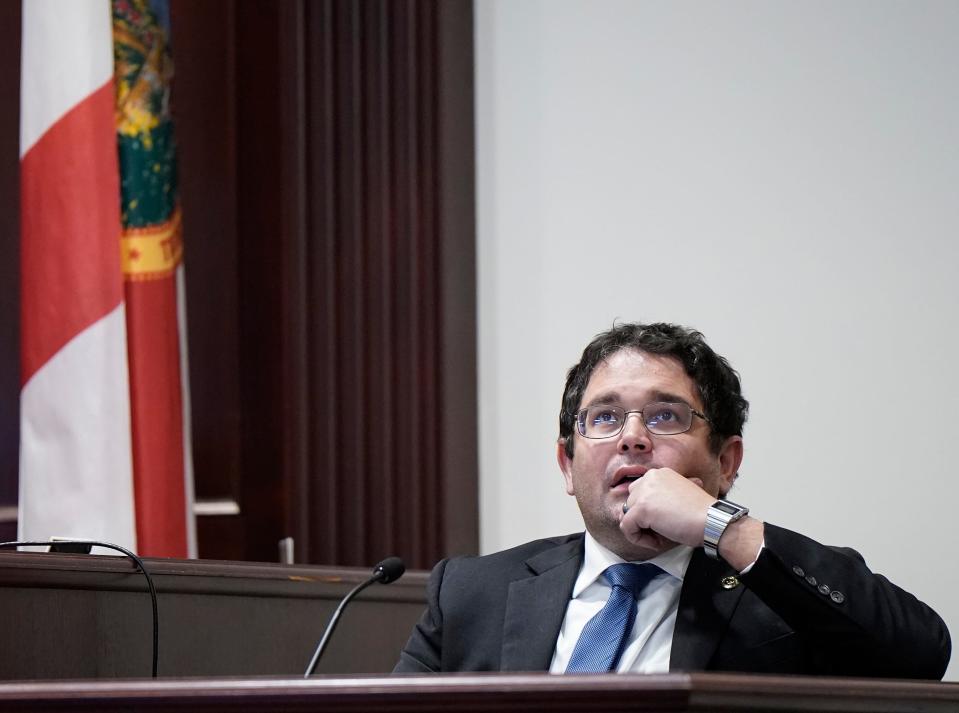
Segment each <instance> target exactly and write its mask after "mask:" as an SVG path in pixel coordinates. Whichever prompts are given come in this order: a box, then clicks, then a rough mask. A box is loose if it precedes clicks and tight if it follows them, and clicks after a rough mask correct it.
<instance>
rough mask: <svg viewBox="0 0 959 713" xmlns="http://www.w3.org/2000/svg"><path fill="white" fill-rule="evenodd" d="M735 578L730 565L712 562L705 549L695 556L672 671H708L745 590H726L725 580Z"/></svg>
mask: <svg viewBox="0 0 959 713" xmlns="http://www.w3.org/2000/svg"><path fill="white" fill-rule="evenodd" d="M736 576H737V573H736V572H735V571H734V570H733V569H732V568H730V567H729V565H727V564H726V563H725V562H722V561H720V560H714V559H710V558H709V557H707V556H706V553H705V552H704V551H703V550H702V549H697V550H696V551H695V552H694V553H693V558H692V560H690V562H689V567H688V568H687V570H686V576H685V577H684V578H683V589H682V592H681V594H680V596H679V611H678V613H677V615H676V629H675V630H674V632H673V646H672V651H671V652H670V655H669V670H670V672H675V671H703V670H705V669H706V666H707V664H708V663H709V660H710V659H711V658H712V656H713V654H714V653H715V651H716V647H717V646H719V642H720V640H721V639H722V637H723V634H724V633H725V632H726V628H727V626H728V625H729V620H730V619H731V618H732V615H733V612H735V610H736V606H737V605H738V604H739V599H740V597H742V595H743V592H744V591H745V587H743V586H742V585H741V584H738V585H737V586H735V587H733V588H732V589H726V588H724V587H723V579H724V578H726V577H736ZM737 581H738V577H737Z"/></svg>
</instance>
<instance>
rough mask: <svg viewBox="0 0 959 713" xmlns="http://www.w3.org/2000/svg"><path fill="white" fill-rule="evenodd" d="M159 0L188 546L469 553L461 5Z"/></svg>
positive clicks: (425, 557)
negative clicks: (197, 511)
mask: <svg viewBox="0 0 959 713" xmlns="http://www.w3.org/2000/svg"><path fill="white" fill-rule="evenodd" d="M173 10H174V12H173V22H174V30H173V31H174V38H175V44H174V47H175V61H176V66H177V73H178V77H179V79H178V80H177V84H176V85H175V92H176V94H175V102H176V106H177V119H178V126H177V130H178V132H179V134H180V137H181V138H180V145H181V166H182V170H183V173H184V181H183V191H184V197H183V201H184V222H185V228H186V243H187V246H188V250H189V246H190V245H191V244H192V242H193V241H203V242H204V245H203V246H202V247H201V248H198V249H196V250H193V251H191V252H188V253H187V275H188V280H189V281H190V295H189V300H190V302H189V305H190V342H191V377H192V380H193V383H194V384H197V383H199V384H200V385H201V386H200V388H199V389H197V388H196V387H194V442H195V450H196V453H197V456H196V478H197V484H198V492H199V493H200V494H201V495H204V496H206V497H211V498H220V499H224V500H227V499H229V498H231V497H235V498H236V499H237V501H238V503H239V505H240V509H241V514H240V515H237V516H221V517H219V518H202V519H201V527H200V547H201V554H202V555H204V556H208V557H209V556H212V557H236V558H242V559H274V558H275V557H276V543H277V541H278V540H279V539H280V538H281V537H285V536H293V537H294V538H295V540H296V551H297V560H298V561H305V562H316V563H326V564H356V565H360V564H370V563H372V562H374V561H377V560H379V559H381V558H382V557H383V556H385V555H387V554H392V553H395V554H399V555H400V556H402V557H404V559H406V560H407V562H408V563H410V564H411V565H412V566H416V567H427V566H429V565H431V564H432V563H433V562H434V561H435V560H436V559H438V558H439V557H441V556H443V555H444V554H447V553H450V552H454V551H455V552H471V551H475V550H476V547H477V540H478V534H477V529H478V528H477V508H478V504H477V494H476V493H477V488H476V478H477V458H476V449H475V445H474V443H475V428H476V415H475V412H476V391H475V378H476V365H475V354H474V352H475V325H476V319H475V295H474V291H475V278H474V275H473V273H474V270H475V257H474V254H475V249H474V233H475V229H474V216H473V202H474V199H473V176H472V166H473V163H472V152H473V138H472V132H473V114H472V112H473V107H472V41H471V35H472V5H471V4H470V3H469V2H463V1H460V0H456V1H454V2H438V1H435V0H418V1H411V0H404V1H400V2H388V1H386V0H367V1H359V0H336V1H333V0H322V1H317V2H304V1H298V2H286V3H274V2H265V1H264V2H259V1H249V2H242V3H237V2H220V3H211V4H209V5H205V6H204V7H203V9H202V10H198V9H196V5H195V4H194V3H189V2H182V1H181V2H174V3H173ZM218 15H219V16H220V17H221V21H220V22H219V23H218V22H217V16H218ZM211 35H212V39H211ZM198 63H202V64H203V70H202V72H201V76H202V77H203V79H202V80H197V79H195V78H191V80H190V82H189V83H187V82H185V81H183V77H184V76H191V77H192V73H193V71H194V66H195V65H197V64H198ZM445 65H448V66H445ZM217 75H222V79H219V80H218V79H217ZM210 87H212V88H210ZM187 104H188V105H189V107H190V108H189V109H187V108H185V105H187ZM224 123H226V124H227V125H228V126H227V127H226V130H225V131H223V132H222V133H221V134H220V135H218V136H216V137H212V136H210V133H211V132H215V131H216V130H217V127H222V125H223V124H224ZM211 127H212V128H211ZM187 171H190V172H191V176H190V178H189V179H187V178H186V172H187ZM213 184H215V185H216V189H215V194H216V195H215V197H214V198H213V199H212V200H208V197H209V196H208V193H209V192H210V191H209V186H211V185H213ZM231 211H233V212H232V214H230V212H231ZM227 214H230V215H227ZM221 215H223V216H225V217H224V218H223V220H222V221H221V220H220V219H219V217H220V216H221ZM194 233H195V234H194ZM218 270H219V272H217V271H218ZM210 274H217V275H218V277H217V278H216V280H217V284H216V285H210V284H209V279H210V278H209V275H210ZM208 290H212V292H213V293H214V295H215V297H214V298H213V299H211V298H210V297H207V296H206V295H205V293H206V291H208ZM195 301H199V302H201V303H204V304H203V305H202V307H199V308H196V307H194V302H195ZM198 350H202V352H203V353H202V354H199V353H198ZM226 352H231V353H232V354H233V356H229V357H227V358H222V357H223V356H224V355H225V353H226ZM214 375H215V377H214ZM211 377H214V378H211ZM450 446H452V447H453V448H454V449H455V452H451V451H450ZM212 472H215V473H216V475H215V477H214V478H212V479H208V476H207V474H208V473H212ZM454 499H455V502H454Z"/></svg>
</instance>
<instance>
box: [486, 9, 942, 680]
mask: <svg viewBox="0 0 959 713" xmlns="http://www.w3.org/2000/svg"><path fill="white" fill-rule="evenodd" d="M957 36H959V3H957V2H952V1H948V2H900V1H898V0H896V1H894V2H887V1H877V0H868V1H864V2H834V1H830V2H809V1H807V0H804V1H803V2H788V3H787V2H766V1H762V2H759V1H757V2H723V3H706V2H703V3H688V2H611V1H608V0H605V1H602V2H596V1H593V0H582V1H578V0H577V1H573V0H477V2H476V58H477V131H478V191H479V193H478V200H479V206H478V207H479V233H478V244H479V290H480V319H479V322H480V333H479V341H480V395H481V397H480V408H481V414H480V420H481V434H480V438H481V465H480V467H481V498H482V500H481V503H482V509H481V527H482V532H481V538H482V548H483V550H484V551H487V552H488V551H492V550H496V549H499V548H503V547H507V546H509V545H512V544H516V543H519V542H522V541H525V540H527V539H531V538H535V537H540V536H546V535H553V534H558V533H561V532H569V531H574V530H579V529H581V521H580V519H579V516H578V512H577V510H576V507H575V503H574V501H573V500H572V498H569V497H567V496H566V495H565V493H564V492H563V488H562V479H561V476H560V474H559V471H558V469H557V467H556V464H555V460H554V442H555V438H556V431H557V426H556V419H557V412H558V409H559V403H560V396H561V392H562V387H563V382H564V378H565V371H566V369H567V368H568V367H569V366H570V365H571V364H572V363H573V362H574V361H576V360H577V359H578V356H579V353H580V351H581V350H582V348H583V347H584V346H585V344H586V343H587V342H588V341H589V339H590V338H591V337H592V336H593V335H594V334H595V333H597V332H599V331H601V330H603V329H605V328H607V327H609V326H610V325H611V324H612V323H613V321H614V320H627V321H633V320H640V321H655V320H665V321H674V322H679V323H682V324H686V325H691V326H695V327H696V328H698V329H700V330H701V331H703V332H704V333H705V334H706V336H707V339H708V340H709V341H710V343H711V344H712V345H713V346H714V347H715V348H716V349H717V351H719V352H720V353H722V354H724V355H726V356H727V357H728V358H729V359H730V361H731V362H732V363H733V365H734V366H735V367H736V368H737V369H738V370H739V371H740V373H741V375H742V377H743V384H744V388H745V392H746V396H747V398H749V399H750V401H751V403H752V410H751V417H750V420H749V422H748V424H747V427H746V433H745V437H746V460H745V463H744V465H743V468H742V471H741V474H742V477H741V478H740V481H739V482H740V484H739V485H738V486H737V489H736V490H735V491H734V495H735V500H737V501H739V502H743V503H746V504H748V505H749V506H751V507H752V508H753V512H754V514H756V515H758V516H759V517H762V518H763V519H766V520H769V521H770V522H775V523H776V524H780V525H783V526H786V527H790V528H792V529H796V530H799V531H801V532H803V533H805V534H809V535H811V536H813V537H815V538H816V539H819V540H820V541H823V542H826V543H830V544H843V545H849V546H853V547H856V548H857V549H859V550H860V551H861V552H863V553H864V555H865V556H866V558H867V560H868V562H869V563H870V565H871V566H872V567H873V569H875V570H877V571H880V572H883V573H885V574H887V575H888V576H889V577H890V578H892V579H893V581H896V582H898V583H899V584H901V585H902V586H904V587H905V588H907V589H909V590H910V591H912V592H914V593H915V594H916V595H917V596H919V597H920V598H922V599H924V600H925V601H927V602H929V603H930V604H932V605H933V606H934V608H936V609H937V611H939V612H940V613H941V614H942V615H943V616H944V618H945V619H946V621H947V623H949V624H950V626H951V629H952V631H953V633H954V634H955V635H956V636H959V597H957V595H956V592H957V591H959V567H957V565H956V561H957V559H959V557H957V554H956V546H955V541H956V527H955V522H956V521H957V516H956V512H957V508H959V469H957V468H956V467H955V460H956V456H955V444H956V442H957V441H959V367H957V359H956V353H957V346H959V344H957V338H956V336H955V326H956V313H957V306H959V280H957V277H956V267H957V265H959V241H957V239H956V237H957V232H959V231H957V229H959V195H957V187H959V77H957V68H959V42H956V37H957ZM836 422H840V423H843V424H844V425H843V426H841V427H837V426H834V425H829V424H830V423H833V424H835V423H836ZM957 677H959V666H957V665H956V664H953V665H952V667H951V668H950V670H949V673H948V674H947V678H950V679H953V680H955V679H956V678H957Z"/></svg>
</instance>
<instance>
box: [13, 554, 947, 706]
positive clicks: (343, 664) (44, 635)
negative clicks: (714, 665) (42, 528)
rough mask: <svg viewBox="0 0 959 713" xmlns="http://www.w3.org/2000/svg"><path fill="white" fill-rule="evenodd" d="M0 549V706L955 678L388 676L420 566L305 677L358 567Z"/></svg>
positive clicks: (851, 701)
mask: <svg viewBox="0 0 959 713" xmlns="http://www.w3.org/2000/svg"><path fill="white" fill-rule="evenodd" d="M146 564H147V567H148V568H149V569H150V571H151V574H153V577H154V582H155V584H156V588H157V592H158V596H159V612H160V648H159V650H160V665H159V671H160V678H159V679H149V678H145V676H147V675H148V674H149V671H150V637H151V615H150V602H149V597H148V596H147V594H146V583H145V581H144V579H143V576H142V575H141V574H140V573H139V572H136V571H134V569H133V566H132V564H131V563H130V562H128V561H127V560H126V559H125V558H122V557H90V556H83V555H66V554H30V553H14V552H0V607H2V610H3V611H4V612H5V615H6V616H5V621H4V626H3V629H4V631H3V634H2V636H0V679H2V680H3V681H4V682H0V711H7V710H11V711H12V710H18V711H19V710H31V711H67V710H71V711H77V710H102V711H121V710H151V711H247V710H249V711H267V710H269V711H306V710H316V711H344V712H345V711H374V710H375V711H378V712H379V713H382V712H384V711H385V712H386V713H389V712H390V711H443V713H448V711H450V710H457V711H541V710H548V711H584V712H585V711H597V710H602V711H604V712H605V711H627V710H629V711H796V712H798V711H836V712H838V711H886V712H897V711H950V712H956V711H959V684H953V683H918V682H911V681H892V680H865V679H834V678H813V677H799V676H797V677H783V676H755V675H741V674H718V673H694V674H683V673H676V674H669V675H661V676H640V675H593V676H589V675H587V676H582V675H580V676H550V675H548V674H511V675H506V674H471V675H465V674H463V675H441V676H395V677H389V676H386V675H385V673H386V672H388V671H389V670H390V668H391V667H392V665H393V663H394V662H395V660H396V658H397V655H398V652H399V649H400V648H401V646H402V645H403V643H404V642H405V640H406V637H407V636H408V634H409V631H410V628H411V626H412V625H413V622H414V621H415V620H416V618H417V617H418V616H419V614H420V612H421V610H422V608H423V605H424V590H425V584H426V574H425V573H422V572H419V573H416V572H414V573H408V574H407V575H405V576H404V577H403V578H402V579H401V580H400V581H398V582H396V583H394V584H391V585H387V586H383V585H377V586H374V587H370V588H369V589H367V590H365V591H364V592H363V593H362V594H361V595H360V596H359V597H357V599H356V600H355V601H354V602H353V603H352V604H351V606H350V608H349V609H348V610H347V611H346V612H345V614H344V616H343V619H342V621H341V624H340V626H339V628H338V629H337V632H336V635H335V636H334V637H333V640H332V643H331V645H330V648H329V650H328V651H327V654H326V657H325V658H324V659H323V661H322V662H321V665H320V668H319V669H318V670H319V672H320V673H324V674H326V675H321V676H317V677H315V678H311V679H308V680H305V679H303V678H302V677H301V676H302V671H303V669H304V668H305V666H306V663H307V661H308V660H309V656H310V654H311V653H312V650H313V647H314V646H315V644H316V641H317V640H318V638H319V636H320V634H321V633H322V630H323V627H324V625H325V623H326V620H327V618H328V617H329V615H330V613H331V612H332V611H333V609H334V608H335V606H336V604H337V603H338V601H339V599H340V598H341V597H342V596H343V595H345V594H346V592H347V591H349V590H350V589H351V588H352V587H353V586H355V585H356V584H357V583H359V582H360V581H362V580H364V579H365V578H366V577H368V576H369V571H367V570H365V569H362V570H361V569H342V568H329V567H312V566H285V565H271V564H255V563H244V562H210V561H202V560H192V561H184V560H149V559H148V560H146Z"/></svg>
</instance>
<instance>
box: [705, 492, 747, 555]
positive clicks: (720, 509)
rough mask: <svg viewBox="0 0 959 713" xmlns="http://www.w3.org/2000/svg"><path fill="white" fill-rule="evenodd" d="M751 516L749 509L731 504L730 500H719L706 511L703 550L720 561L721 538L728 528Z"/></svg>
mask: <svg viewBox="0 0 959 713" xmlns="http://www.w3.org/2000/svg"><path fill="white" fill-rule="evenodd" d="M748 514H749V508H744V507H743V506H742V505H737V504H736V503H731V502H729V501H728V500H717V501H716V502H714V503H713V504H712V505H710V506H709V510H707V511H706V529H705V530H704V531H703V549H704V550H706V554H707V555H709V556H710V557H712V558H713V559H714V560H718V559H719V538H720V537H722V536H723V533H724V532H725V531H726V528H727V527H729V526H730V525H731V524H732V523H734V522H736V520H740V519H742V518H744V517H745V516H746V515H748Z"/></svg>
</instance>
